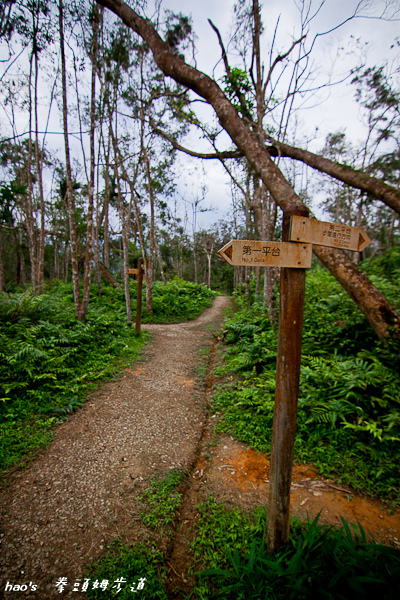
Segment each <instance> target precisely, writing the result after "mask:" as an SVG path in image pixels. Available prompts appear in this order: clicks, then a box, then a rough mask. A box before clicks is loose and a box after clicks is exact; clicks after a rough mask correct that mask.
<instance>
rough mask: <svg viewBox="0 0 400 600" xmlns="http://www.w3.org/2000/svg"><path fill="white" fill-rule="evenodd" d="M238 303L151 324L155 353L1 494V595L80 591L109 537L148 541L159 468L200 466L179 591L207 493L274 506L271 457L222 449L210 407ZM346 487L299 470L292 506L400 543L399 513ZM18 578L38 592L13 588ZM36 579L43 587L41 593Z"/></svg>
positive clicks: (185, 529) (184, 513)
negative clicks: (150, 485)
mask: <svg viewBox="0 0 400 600" xmlns="http://www.w3.org/2000/svg"><path fill="white" fill-rule="evenodd" d="M228 305H229V299H228V298H222V297H218V298H216V299H215V301H214V303H213V305H212V307H211V308H210V309H208V310H207V311H205V312H204V313H203V315H202V316H201V317H200V318H199V319H197V320H196V321H193V322H190V323H183V324H177V325H148V326H146V329H148V330H149V331H151V332H152V334H153V340H152V342H151V344H150V345H149V346H148V347H147V349H146V351H145V353H144V357H143V358H144V360H142V361H140V362H138V363H135V365H133V367H131V368H129V369H126V370H125V371H124V372H123V373H122V375H121V376H120V377H119V378H118V380H117V381H113V382H109V383H107V384H104V385H103V386H101V387H100V388H99V389H98V390H97V391H96V392H95V393H94V394H92V396H91V398H90V400H89V401H88V402H87V403H86V405H85V406H84V407H83V409H81V410H79V411H78V412H77V413H76V414H75V415H74V416H73V417H71V419H69V420H68V421H66V422H65V423H63V424H62V425H61V426H60V427H59V428H58V429H57V431H56V433H55V437H54V440H53V442H52V444H51V445H50V447H49V448H48V449H47V450H46V451H44V452H43V453H42V454H41V455H40V456H39V457H38V458H37V459H36V460H35V461H34V462H33V463H32V464H31V465H30V466H29V467H28V468H26V469H25V470H22V471H20V472H17V473H16V474H14V475H13V476H12V479H11V481H10V485H9V486H8V487H7V488H5V489H3V491H2V492H1V493H0V516H1V524H0V540H1V545H0V547H2V554H1V557H0V598H1V597H2V594H4V598H11V597H15V596H22V595H23V596H25V595H28V596H29V597H31V598H38V599H40V600H42V599H44V600H46V599H47V598H49V599H51V598H56V597H57V598H65V597H72V598H75V597H76V593H74V592H73V588H74V584H75V583H76V582H77V581H78V579H81V580H82V578H83V577H84V575H85V574H86V573H87V569H88V565H89V564H90V563H91V562H92V561H93V560H94V559H96V558H99V557H100V556H101V555H102V553H103V552H104V548H105V546H106V545H107V544H109V543H110V542H111V541H113V540H114V539H115V538H116V537H117V536H118V537H119V538H120V539H121V540H122V541H123V542H126V543H131V544H132V543H136V542H138V541H140V540H141V539H142V538H143V526H142V525H141V522H140V519H139V518H138V510H139V509H138V505H137V502H136V500H135V496H137V493H138V491H139V490H140V489H142V488H143V486H144V485H146V481H147V480H148V479H149V478H150V477H152V476H153V475H155V474H156V473H160V472H161V473H164V472H167V471H168V470H169V469H172V468H184V469H187V470H188V472H189V478H188V483H187V486H186V490H185V494H184V499H183V502H182V506H181V509H180V516H179V519H180V520H179V524H177V525H179V527H178V526H177V527H176V535H175V538H174V539H173V540H172V542H171V544H170V546H169V548H167V549H166V550H167V553H168V563H169V566H170V580H171V581H170V583H171V585H170V589H171V590H172V589H174V587H175V585H179V587H180V588H181V589H182V588H183V589H184V588H185V587H186V585H185V571H186V568H187V566H188V564H187V563H188V555H187V552H186V548H187V542H188V540H189V539H190V536H191V525H192V523H193V520H194V519H195V518H196V503H197V501H198V500H201V499H203V498H205V497H206V496H208V495H210V494H212V495H213V496H214V497H216V498H217V499H220V500H222V501H224V502H227V503H228V504H231V505H240V506H242V507H244V508H249V509H250V508H252V507H253V506H256V505H260V504H262V505H265V504H266V500H267V496H268V473H269V462H268V457H266V456H264V455H261V454H259V453H257V452H254V451H253V450H250V449H249V448H247V447H246V446H245V445H243V444H240V443H238V442H236V441H235V440H233V438H231V437H229V436H221V437H220V438H219V440H218V444H217V445H215V438H214V434H213V425H214V423H215V421H216V419H213V418H209V417H208V416H207V412H206V402H207V400H208V399H210V396H211V394H212V384H213V377H212V364H213V361H214V358H215V352H214V341H215V340H214V338H213V335H212V334H213V332H214V333H215V332H216V330H217V329H218V327H219V326H220V325H221V323H222V318H223V316H222V312H223V309H224V308H226V307H228ZM213 340H214V341H213ZM204 347H207V348H210V347H212V352H211V357H210V359H209V368H208V374H207V376H206V378H205V381H203V382H200V383H199V382H197V380H196V372H195V371H196V368H197V367H198V365H199V361H200V356H201V354H200V351H201V349H202V348H204ZM208 442H212V446H211V447H212V448H213V449H212V451H211V453H210V445H208V447H207V451H206V446H207V444H208ZM333 485H334V484H333ZM340 487H341V486H336V488H335V487H332V483H329V482H326V481H320V480H319V479H318V478H317V477H316V472H315V470H314V469H313V468H312V467H308V466H302V467H295V469H294V478H293V486H292V513H293V514H294V515H296V516H299V517H300V518H306V517H307V515H308V516H310V517H311V518H313V517H314V516H315V515H316V514H317V513H318V512H319V511H322V513H321V520H322V521H323V522H327V523H330V524H332V525H335V524H340V522H339V518H340V515H343V516H344V517H345V518H346V519H347V520H349V521H353V522H355V521H356V520H357V519H359V520H360V522H361V523H362V525H363V526H364V527H365V529H366V530H369V531H371V532H372V533H373V535H374V536H375V538H376V539H377V540H379V541H382V542H385V543H392V544H394V545H399V546H400V542H399V539H400V514H399V513H397V514H395V515H392V516H391V517H389V516H388V515H387V514H386V512H385V511H382V510H380V507H379V503H374V502H368V501H367V500H365V499H362V498H359V497H357V496H356V495H353V494H350V492H349V491H346V490H341V489H338V488H340ZM61 577H65V578H66V579H67V581H68V583H67V585H66V587H65V589H64V591H63V593H62V594H60V593H58V591H57V588H56V587H55V582H56V581H57V580H58V579H59V578H61ZM7 582H9V584H10V585H23V584H25V585H28V590H27V591H26V593H23V594H22V593H21V592H14V591H10V592H8V593H7V592H5V591H4V590H5V586H6V583H7ZM30 582H32V584H33V585H37V586H38V589H37V591H35V592H32V591H30V590H31V587H29V583H30ZM79 589H80V588H79ZM80 596H81V597H82V596H83V594H82V593H81V594H80ZM104 597H106V595H105V596H104ZM178 597H179V596H178ZM172 598H175V596H174V595H171V600H172Z"/></svg>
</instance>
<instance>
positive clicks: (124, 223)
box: [114, 160, 132, 325]
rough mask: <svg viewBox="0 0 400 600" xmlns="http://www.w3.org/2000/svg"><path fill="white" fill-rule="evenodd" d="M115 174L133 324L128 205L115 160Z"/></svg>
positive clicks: (127, 297) (124, 272)
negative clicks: (129, 272)
mask: <svg viewBox="0 0 400 600" xmlns="http://www.w3.org/2000/svg"><path fill="white" fill-rule="evenodd" d="M114 174H115V181H116V183H117V192H118V206H119V215H120V220H121V229H122V234H121V237H122V249H123V261H122V265H123V267H122V275H123V280H124V292H125V305H126V318H127V321H128V323H129V324H130V325H131V324H132V303H131V293H130V290H129V274H128V269H129V225H128V218H129V216H128V215H127V210H126V207H125V206H124V199H123V197H122V192H121V184H120V180H119V175H118V168H117V161H116V160H114Z"/></svg>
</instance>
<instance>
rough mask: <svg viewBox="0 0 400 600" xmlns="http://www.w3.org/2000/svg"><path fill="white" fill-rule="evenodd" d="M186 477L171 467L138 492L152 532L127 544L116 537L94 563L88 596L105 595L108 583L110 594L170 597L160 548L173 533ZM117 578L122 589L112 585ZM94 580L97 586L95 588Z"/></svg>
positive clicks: (146, 599)
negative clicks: (136, 541) (137, 542)
mask: <svg viewBox="0 0 400 600" xmlns="http://www.w3.org/2000/svg"><path fill="white" fill-rule="evenodd" d="M186 476H187V474H186V472H185V471H179V470H177V469H171V470H170V471H169V472H167V473H164V474H160V475H159V476H157V477H155V478H154V479H152V480H150V482H149V485H148V487H147V488H146V489H145V490H144V491H143V492H141V493H140V494H139V495H138V497H137V500H138V502H139V504H140V506H141V512H140V518H141V520H142V522H143V524H144V525H145V526H146V527H147V528H149V530H150V532H151V533H150V535H147V536H146V541H145V542H141V543H140V544H136V545H131V546H128V545H126V544H122V543H121V542H120V540H116V541H114V542H113V543H112V544H111V545H110V547H109V548H108V550H107V552H106V553H105V555H104V556H103V557H102V558H100V559H99V560H98V561H96V562H95V563H93V564H92V565H91V568H90V570H89V573H88V575H87V579H88V580H90V583H89V584H88V596H89V598H92V599H95V598H104V595H102V593H103V594H104V591H103V592H102V591H101V589H99V586H100V582H105V583H103V586H104V585H106V584H107V588H106V589H107V591H108V594H109V595H110V596H111V597H114V596H117V595H118V598H132V593H138V594H139V596H138V597H140V598H141V599H142V600H153V599H154V600H156V599H159V600H168V594H167V591H166V586H167V568H166V556H165V552H163V551H162V550H161V548H160V547H165V546H166V543H167V542H168V540H169V539H170V537H171V535H172V533H173V523H174V521H175V518H176V512H177V510H178V508H179V506H180V504H181V499H182V493H181V492H180V491H179V486H180V484H181V482H182V481H183V480H184V479H185V477H186ZM117 580H120V581H121V585H120V587H121V590H120V591H119V592H117V588H116V587H113V585H115V582H116V581H117ZM140 580H141V584H139V582H140ZM94 582H98V585H97V583H96V584H95V587H94V588H93V583H94ZM139 585H140V587H139V588H138V586H139Z"/></svg>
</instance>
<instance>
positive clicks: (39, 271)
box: [35, 52, 45, 293]
mask: <svg viewBox="0 0 400 600" xmlns="http://www.w3.org/2000/svg"><path fill="white" fill-rule="evenodd" d="M38 76H39V65H38V54H37V52H35V163H36V171H37V178H38V186H39V202H40V233H39V243H38V254H37V256H38V259H37V273H36V277H37V281H36V288H37V290H36V291H37V292H38V293H40V292H41V291H42V288H43V278H44V242H45V206H44V194H43V177H42V164H43V160H42V159H41V157H40V149H39V124H38ZM42 152H44V148H42Z"/></svg>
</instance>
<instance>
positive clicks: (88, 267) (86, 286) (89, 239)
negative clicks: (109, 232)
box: [79, 5, 99, 321]
mask: <svg viewBox="0 0 400 600" xmlns="http://www.w3.org/2000/svg"><path fill="white" fill-rule="evenodd" d="M92 31H93V36H92V48H91V52H90V60H91V62H92V77H91V99H90V176H89V185H88V211H87V217H86V219H87V226H86V251H85V272H84V275H83V297H82V304H81V309H80V315H79V320H80V321H84V320H85V318H86V313H87V309H88V306H89V297H90V278H91V273H92V260H93V234H94V225H93V213H94V181H95V173H94V171H95V165H94V157H95V148H94V133H95V128H96V70H97V54H98V52H97V51H98V31H99V9H98V6H97V5H96V6H95V7H94V11H93V16H92Z"/></svg>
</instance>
